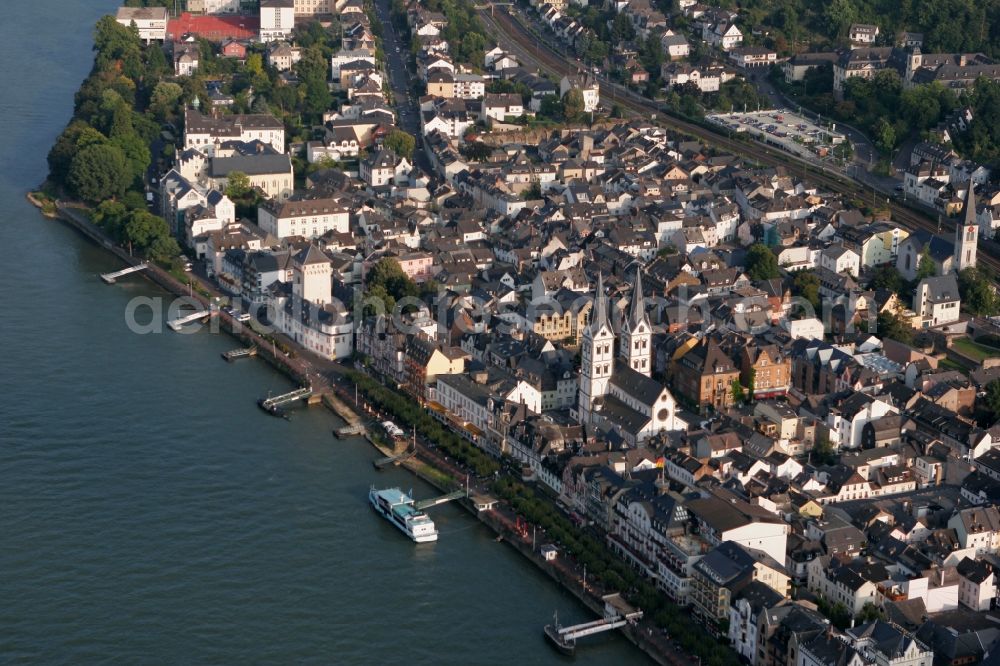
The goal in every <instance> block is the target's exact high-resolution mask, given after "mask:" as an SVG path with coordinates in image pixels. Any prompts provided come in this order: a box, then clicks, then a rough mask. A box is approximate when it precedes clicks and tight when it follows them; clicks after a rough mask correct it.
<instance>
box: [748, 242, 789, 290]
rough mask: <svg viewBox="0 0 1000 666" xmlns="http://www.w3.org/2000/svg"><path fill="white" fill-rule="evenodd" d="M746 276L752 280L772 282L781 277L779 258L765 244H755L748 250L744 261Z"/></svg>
mask: <svg viewBox="0 0 1000 666" xmlns="http://www.w3.org/2000/svg"><path fill="white" fill-rule="evenodd" d="M743 263H744V266H745V267H746V274H747V277H749V278H750V279H751V280H755V281H756V280H772V279H774V278H776V277H780V276H781V271H780V270H778V258H777V257H775V256H774V252H771V249H770V248H769V247H767V246H766V245H764V244H763V243H754V244H753V245H751V246H750V247H749V248H748V249H747V254H746V259H744V262H743Z"/></svg>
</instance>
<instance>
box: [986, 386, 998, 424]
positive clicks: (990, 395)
mask: <svg viewBox="0 0 1000 666" xmlns="http://www.w3.org/2000/svg"><path fill="white" fill-rule="evenodd" d="M983 403H984V404H985V405H986V408H987V409H988V410H990V413H991V414H993V419H994V420H997V419H1000V379H994V380H993V381H991V382H990V383H989V384H987V385H986V395H985V396H984V397H983Z"/></svg>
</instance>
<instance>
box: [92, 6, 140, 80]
mask: <svg viewBox="0 0 1000 666" xmlns="http://www.w3.org/2000/svg"><path fill="white" fill-rule="evenodd" d="M94 50H95V51H97V55H96V56H95V58H94V67H95V68H96V69H98V70H106V69H110V68H111V67H112V65H113V64H114V63H115V62H116V61H120V60H124V59H126V58H129V57H136V58H138V57H140V54H141V52H142V42H141V41H140V40H139V30H138V28H136V27H135V26H134V25H131V26H128V27H126V26H123V25H122V24H120V23H119V22H118V21H116V20H115V17H114V16H111V15H107V16H103V17H101V18H100V19H99V20H98V21H97V25H96V26H95V27H94Z"/></svg>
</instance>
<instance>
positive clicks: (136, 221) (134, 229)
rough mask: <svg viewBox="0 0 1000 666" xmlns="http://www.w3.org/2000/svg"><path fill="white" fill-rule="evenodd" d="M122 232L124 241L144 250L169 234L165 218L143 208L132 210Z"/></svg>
mask: <svg viewBox="0 0 1000 666" xmlns="http://www.w3.org/2000/svg"><path fill="white" fill-rule="evenodd" d="M124 232H125V233H124V241H125V242H126V243H131V244H132V245H133V247H134V248H135V249H139V250H141V251H144V252H145V251H146V250H148V249H149V248H150V247H152V246H153V243H154V242H155V241H156V240H157V239H159V238H168V237H169V236H170V229H169V227H167V222H166V220H164V219H163V218H162V217H160V216H159V215H153V214H152V213H150V212H148V211H145V210H136V211H132V214H131V215H130V216H129V219H128V221H127V222H126V223H125V228H124ZM174 254H175V255H176V254H177V253H176V252H175V253H174Z"/></svg>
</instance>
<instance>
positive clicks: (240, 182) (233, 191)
mask: <svg viewBox="0 0 1000 666" xmlns="http://www.w3.org/2000/svg"><path fill="white" fill-rule="evenodd" d="M250 189H251V186H250V177H249V176H247V175H246V174H245V173H243V172H242V171H230V172H229V176H228V177H227V178H226V196H227V197H229V198H230V199H242V198H243V197H245V196H246V195H247V194H249V193H250Z"/></svg>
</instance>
